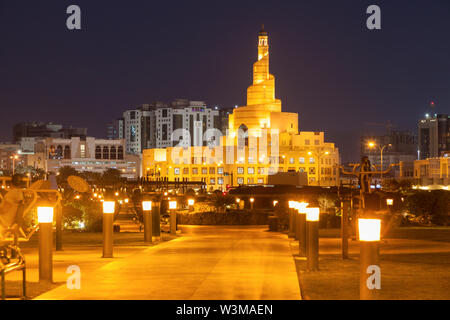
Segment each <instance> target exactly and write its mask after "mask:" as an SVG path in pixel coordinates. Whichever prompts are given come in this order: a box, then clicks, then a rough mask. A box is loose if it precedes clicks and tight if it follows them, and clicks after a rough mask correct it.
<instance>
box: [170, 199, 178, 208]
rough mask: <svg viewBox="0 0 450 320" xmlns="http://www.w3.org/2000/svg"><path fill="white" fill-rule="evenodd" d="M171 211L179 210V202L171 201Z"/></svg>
mask: <svg viewBox="0 0 450 320" xmlns="http://www.w3.org/2000/svg"><path fill="white" fill-rule="evenodd" d="M169 209H170V210H176V209H177V202H176V200H172V201H169Z"/></svg>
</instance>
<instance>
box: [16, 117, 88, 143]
mask: <svg viewBox="0 0 450 320" xmlns="http://www.w3.org/2000/svg"><path fill="white" fill-rule="evenodd" d="M86 136H87V128H73V127H64V126H63V125H62V124H56V123H52V122H48V123H44V122H21V123H17V124H15V125H14V127H13V138H14V142H15V143H20V140H21V139H22V138H47V137H49V138H63V139H70V138H72V137H81V138H86Z"/></svg>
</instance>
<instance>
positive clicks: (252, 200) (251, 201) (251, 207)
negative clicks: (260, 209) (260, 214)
mask: <svg viewBox="0 0 450 320" xmlns="http://www.w3.org/2000/svg"><path fill="white" fill-rule="evenodd" d="M253 202H255V198H250V209H251V210H253Z"/></svg>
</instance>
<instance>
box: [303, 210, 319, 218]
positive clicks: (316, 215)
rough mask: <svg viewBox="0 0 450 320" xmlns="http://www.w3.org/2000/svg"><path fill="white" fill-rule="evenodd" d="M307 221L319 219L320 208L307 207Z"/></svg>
mask: <svg viewBox="0 0 450 320" xmlns="http://www.w3.org/2000/svg"><path fill="white" fill-rule="evenodd" d="M305 211H306V221H319V214H320V210H319V208H305Z"/></svg>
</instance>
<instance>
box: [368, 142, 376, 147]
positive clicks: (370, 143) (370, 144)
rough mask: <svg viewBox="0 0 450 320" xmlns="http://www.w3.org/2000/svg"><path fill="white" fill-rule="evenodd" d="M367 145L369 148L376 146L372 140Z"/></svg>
mask: <svg viewBox="0 0 450 320" xmlns="http://www.w3.org/2000/svg"><path fill="white" fill-rule="evenodd" d="M367 145H368V146H369V148H373V147H375V142H373V141H370V142H369V143H368V144H367Z"/></svg>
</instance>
